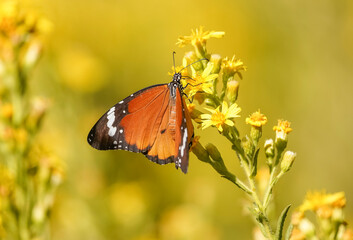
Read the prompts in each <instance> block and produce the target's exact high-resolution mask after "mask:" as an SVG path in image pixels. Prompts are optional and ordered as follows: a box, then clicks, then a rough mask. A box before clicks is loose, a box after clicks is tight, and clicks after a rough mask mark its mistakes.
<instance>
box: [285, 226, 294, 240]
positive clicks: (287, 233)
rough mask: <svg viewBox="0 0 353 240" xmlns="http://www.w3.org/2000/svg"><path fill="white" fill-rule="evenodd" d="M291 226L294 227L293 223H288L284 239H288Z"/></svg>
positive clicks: (290, 233)
mask: <svg viewBox="0 0 353 240" xmlns="http://www.w3.org/2000/svg"><path fill="white" fill-rule="evenodd" d="M293 228H294V226H293V224H289V226H288V228H287V232H286V236H285V237H284V239H285V240H289V238H290V236H291V235H292V232H293Z"/></svg>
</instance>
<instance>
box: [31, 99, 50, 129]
mask: <svg viewBox="0 0 353 240" xmlns="http://www.w3.org/2000/svg"><path fill="white" fill-rule="evenodd" d="M49 106H50V101H49V100H48V99H45V98H42V97H37V98H34V99H33V100H32V102H31V109H30V112H29V114H28V117H27V119H26V125H27V127H28V129H30V130H36V129H37V128H38V127H39V125H40V123H41V121H42V119H43V117H44V115H45V113H46V112H47V109H48V107H49Z"/></svg>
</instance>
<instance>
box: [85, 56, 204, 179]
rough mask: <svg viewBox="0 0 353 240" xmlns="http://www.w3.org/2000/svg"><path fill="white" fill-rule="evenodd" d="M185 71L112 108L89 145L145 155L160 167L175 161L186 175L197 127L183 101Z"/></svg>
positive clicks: (93, 132) (97, 126)
mask: <svg viewBox="0 0 353 240" xmlns="http://www.w3.org/2000/svg"><path fill="white" fill-rule="evenodd" d="M173 60H174V54H173ZM202 60H207V59H201V60H199V61H202ZM199 61H196V62H199ZM196 62H194V63H196ZM194 63H192V64H194ZM192 64H190V65H192ZM190 65H188V66H190ZM188 66H186V67H188ZM186 67H185V68H186ZM174 69H175V64H174ZM182 70H183V69H182ZM182 70H180V71H179V72H175V73H174V75H173V80H172V81H171V82H170V83H168V84H158V85H153V86H150V87H147V88H144V89H142V90H140V91H137V92H135V93H133V94H131V95H130V96H128V97H126V98H125V99H123V100H121V101H120V102H118V103H117V104H115V105H114V106H113V107H111V108H110V109H109V110H108V111H107V112H106V113H105V114H104V115H103V116H102V117H101V118H100V119H99V120H98V122H97V123H96V124H95V125H94V126H93V128H92V129H91V131H90V132H89V134H88V137H87V141H88V143H89V144H90V145H91V146H92V147H94V148H96V149H98V150H110V149H112V150H114V149H118V150H119V149H120V150H126V151H130V152H136V153H142V154H144V155H145V156H146V157H147V158H148V159H149V160H151V161H153V162H155V163H158V164H167V163H172V162H174V163H175V167H176V168H177V169H178V168H181V170H182V171H183V172H184V173H186V172H187V170H188V165H189V149H190V146H191V143H192V139H193V136H194V127H193V125H192V122H191V117H190V114H189V112H188V109H187V106H186V103H185V100H184V98H183V95H185V94H184V92H183V90H184V88H185V87H186V86H185V87H184V86H183V85H182V83H181V79H182V78H184V77H183V76H182V74H181V71H182Z"/></svg>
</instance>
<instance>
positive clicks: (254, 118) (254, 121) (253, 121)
mask: <svg viewBox="0 0 353 240" xmlns="http://www.w3.org/2000/svg"><path fill="white" fill-rule="evenodd" d="M245 122H246V123H247V124H250V125H251V126H253V127H261V126H263V125H265V124H266V123H267V117H266V116H265V115H264V114H262V113H260V110H258V111H257V112H254V113H253V114H251V115H250V116H249V117H248V118H246V120H245Z"/></svg>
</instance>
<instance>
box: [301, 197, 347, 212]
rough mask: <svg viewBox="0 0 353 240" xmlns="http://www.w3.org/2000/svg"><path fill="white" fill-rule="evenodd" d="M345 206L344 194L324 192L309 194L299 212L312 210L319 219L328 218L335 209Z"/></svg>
mask: <svg viewBox="0 0 353 240" xmlns="http://www.w3.org/2000/svg"><path fill="white" fill-rule="evenodd" d="M345 205H346V198H345V195H344V192H337V193H333V194H326V193H325V192H309V193H307V195H306V199H305V201H304V203H303V204H302V205H301V206H300V207H299V210H300V211H302V212H304V211H307V210H312V211H314V212H316V214H317V215H318V216H319V217H321V218H329V217H331V216H332V212H333V210H334V209H335V208H343V207H344V206H345Z"/></svg>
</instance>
